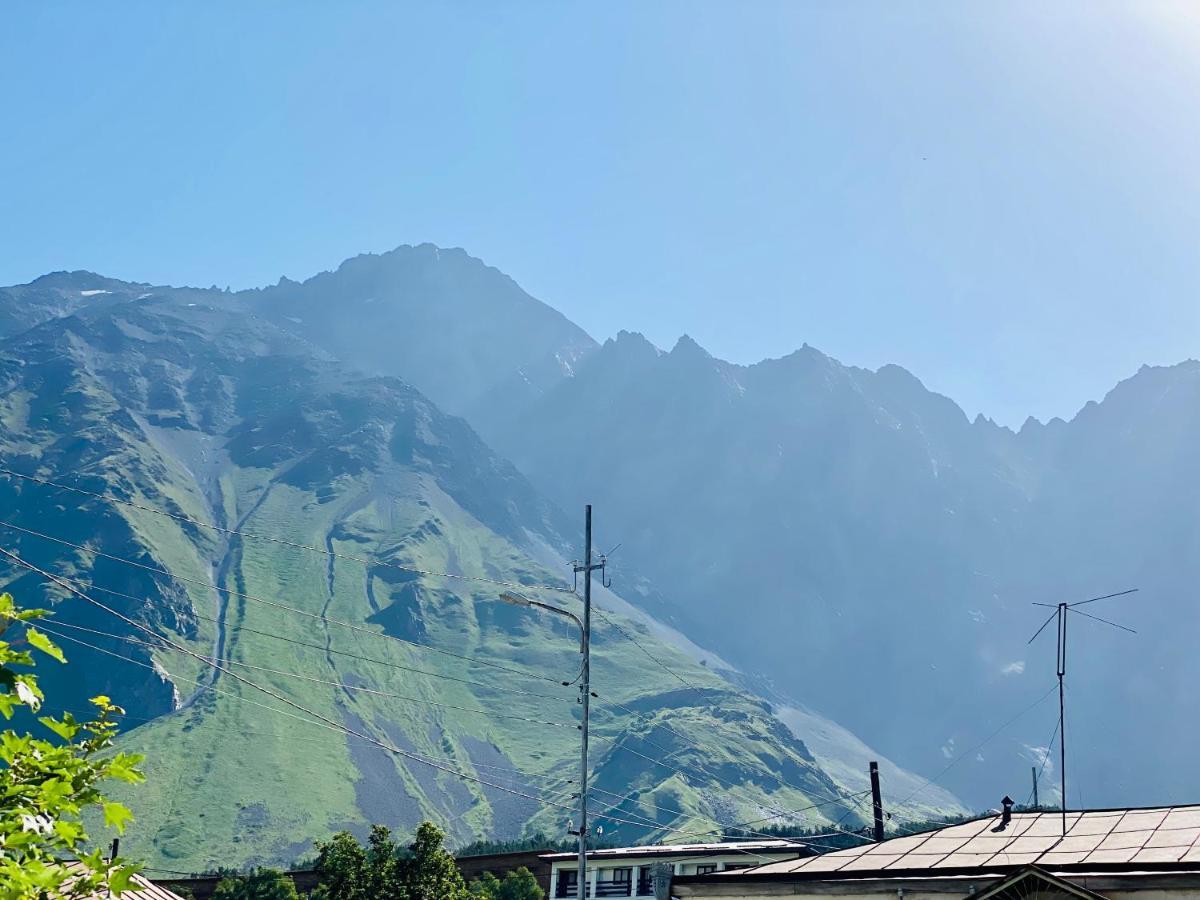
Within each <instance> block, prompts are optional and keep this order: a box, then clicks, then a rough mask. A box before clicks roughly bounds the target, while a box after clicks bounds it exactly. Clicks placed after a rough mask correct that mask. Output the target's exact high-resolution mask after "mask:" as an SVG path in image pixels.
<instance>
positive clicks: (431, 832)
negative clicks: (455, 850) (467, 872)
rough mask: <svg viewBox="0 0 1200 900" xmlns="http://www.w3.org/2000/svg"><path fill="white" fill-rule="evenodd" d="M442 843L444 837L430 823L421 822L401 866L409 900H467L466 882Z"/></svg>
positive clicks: (439, 830)
mask: <svg viewBox="0 0 1200 900" xmlns="http://www.w3.org/2000/svg"><path fill="white" fill-rule="evenodd" d="M445 840H446V835H445V834H444V833H443V832H442V830H441V829H440V828H438V827H437V826H436V825H434V824H433V823H432V822H422V823H421V824H420V826H419V827H418V828H417V837H416V840H414V841H413V842H412V845H411V846H410V847H409V848H408V849H409V854H410V856H409V858H408V859H407V860H405V864H404V869H405V873H404V874H405V878H404V882H405V884H406V885H407V887H408V894H409V898H410V900H467V898H468V894H467V886H466V883H465V882H464V881H463V877H462V873H461V872H460V871H458V864H457V863H456V862H455V861H454V857H453V856H451V855H450V853H449V851H448V850H446V847H445V845H444V842H445Z"/></svg>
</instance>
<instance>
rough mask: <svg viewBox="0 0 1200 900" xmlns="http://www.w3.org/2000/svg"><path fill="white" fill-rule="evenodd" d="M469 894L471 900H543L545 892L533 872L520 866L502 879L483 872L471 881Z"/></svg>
mask: <svg viewBox="0 0 1200 900" xmlns="http://www.w3.org/2000/svg"><path fill="white" fill-rule="evenodd" d="M470 896H471V897H472V898H473V900H475V898H478V900H544V898H545V896H546V894H545V892H544V891H543V890H542V889H541V887H540V886H539V885H538V883H537V878H535V877H534V875H533V873H532V872H530V871H529V870H528V869H527V868H525V867H524V866H521V867H520V868H519V869H516V870H515V871H512V872H509V873H508V874H507V875H505V876H504V880H503V881H501V880H500V879H499V878H497V877H496V876H495V875H493V874H492V873H491V872H484V873H483V876H482V877H481V878H477V879H475V880H474V881H472V882H471V890H470Z"/></svg>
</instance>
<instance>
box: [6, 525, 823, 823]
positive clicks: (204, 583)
mask: <svg viewBox="0 0 1200 900" xmlns="http://www.w3.org/2000/svg"><path fill="white" fill-rule="evenodd" d="M0 526H3V527H7V528H11V529H13V530H14V531H18V532H21V533H24V534H29V535H31V536H33V537H37V538H41V539H43V540H48V541H51V542H53V543H57V544H61V545H63V546H67V547H71V548H72V549H75V550H79V551H81V552H84V553H90V554H93V555H95V556H99V557H102V558H104V559H108V560H111V561H113V562H117V563H120V564H123V565H129V566H132V567H135V568H138V569H142V570H145V571H149V572H152V573H154V574H156V575H162V576H164V577H166V578H173V579H175V580H177V581H183V582H188V583H193V584H198V585H201V586H203V587H207V588H211V589H213V590H217V591H220V592H222V593H226V594H229V595H232V596H236V597H241V598H243V599H246V600H250V601H252V602H256V603H262V604H265V605H267V606H271V607H274V608H277V609H282V610H284V611H287V612H291V613H294V614H296V615H300V616H305V617H307V618H312V619H316V620H319V621H322V622H327V623H329V624H334V625H338V626H340V627H344V628H348V629H350V630H353V631H358V632H362V633H364V634H368V635H372V636H374V637H378V638H385V639H387V640H391V641H395V642H398V643H402V644H408V645H410V646H414V647H418V648H421V649H425V650H431V651H433V652H435V653H440V654H443V655H445V656H449V657H451V658H454V659H459V660H463V661H466V662H470V663H476V664H479V665H483V666H488V667H491V668H495V669H499V670H501V671H505V672H509V673H512V674H516V675H522V676H525V677H530V678H536V679H539V680H542V681H547V682H549V683H553V684H559V683H561V682H558V681H556V680H555V679H553V678H550V677H549V676H544V675H538V674H536V673H533V672H526V671H523V670H520V669H515V668H512V667H510V666H505V665H501V664H499V663H494V662H490V661H487V660H481V659H478V658H475V657H470V656H465V655H463V654H458V653H453V652H452V651H449V650H443V649H442V648H439V647H434V646H431V645H429V644H421V643H417V642H416V641H409V640H406V639H404V638H399V637H395V636H393V635H389V634H387V633H385V632H378V631H373V630H371V629H369V628H363V627H362V626H359V625H355V624H354V623H351V622H345V621H343V620H340V619H334V618H331V617H328V616H323V615H320V614H317V613H312V612H308V611H306V610H302V609H297V608H295V607H291V606H288V605H286V604H283V603H278V602H276V601H273V600H267V599H265V598H262V597H257V596H255V595H253V594H248V593H245V592H243V591H235V590H233V589H230V588H223V587H220V586H219V585H217V584H214V583H213V582H210V581H205V580H202V579H196V578H188V577H186V576H182V575H177V574H175V573H172V572H170V571H168V570H166V569H160V568H156V567H154V566H148V565H145V564H144V563H139V562H136V561H134V560H130V559H126V558H124V557H120V556H115V555H113V554H110V553H105V552H103V551H101V550H97V549H95V548H92V547H87V546H84V545H82V544H75V543H72V542H70V541H66V540H63V539H62V538H57V537H54V536H53V535H49V534H45V533H43V532H39V531H35V530H33V529H29V528H24V527H22V526H19V525H15V524H13V523H11V522H4V521H0ZM63 581H66V579H63ZM69 589H71V590H73V589H72V588H69ZM101 590H104V589H101ZM109 593H117V592H111V591H109ZM120 596H126V597H130V596H131V595H120ZM135 599H141V598H135ZM605 620H606V621H608V622H609V623H610V624H612V625H613V626H614V627H615V628H616V629H617V630H618V631H620V632H621V633H622V634H624V635H625V636H626V637H627V638H629V640H630V641H632V642H633V643H635V644H636V645H637V646H638V647H639V649H641V650H642V652H643V653H646V654H647V655H648V656H650V658H652V659H656V658H655V657H654V656H653V655H652V654H650V651H648V650H646V649H645V647H642V645H641V644H640V643H638V642H637V641H636V639H634V638H633V637H632V636H631V635H629V634H628V632H626V631H625V629H623V628H621V627H620V626H619V625H617V624H616V623H615V622H612V621H611V620H610V619H608V618H607V617H605ZM189 652H190V651H189ZM656 661H657V659H656ZM659 664H660V665H661V666H662V667H663V668H664V669H666V670H667V671H669V672H671V674H672V675H674V676H675V678H677V679H678V680H679V681H680V682H681V683H683V684H684V685H685V686H687V687H689V688H691V689H693V690H699V689H698V688H696V687H695V686H694V685H691V684H689V683H688V682H686V681H685V680H684V679H683V678H682V677H681V676H679V675H678V674H676V673H674V672H673V671H672V670H670V669H669V668H667V667H666V665H665V664H664V663H661V661H659ZM625 709H626V711H629V712H632V711H631V710H629V709H628V707H625ZM719 724H720V723H719ZM664 727H667V728H668V730H670V731H671V732H672V733H674V734H676V735H678V734H679V733H678V732H676V731H675V730H674V729H671V728H670V727H669V726H664ZM609 740H611V739H609ZM643 740H645V741H646V742H647V743H650V744H652V745H654V746H656V747H657V748H658V749H660V750H663V751H665V752H667V753H674V752H678V751H677V750H668V749H667V748H665V747H662V745H659V744H656V743H655V742H653V741H651V740H649V739H648V738H643ZM685 740H686V738H685ZM622 746H623V749H626V750H627V751H628V752H630V753H633V754H634V755H635V756H639V757H641V758H643V759H645V760H647V761H650V762H653V763H655V764H656V765H660V766H663V767H665V768H667V769H669V770H671V771H674V772H676V773H678V774H680V775H686V773H685V772H684V771H683V770H681V769H678V768H676V767H673V766H670V765H668V764H667V763H665V762H664V761H662V760H660V759H655V758H653V757H650V756H647V755H646V754H643V753H640V752H638V751H636V750H634V749H633V748H631V747H628V746H624V745H622ZM705 774H706V775H708V777H710V778H713V779H714V780H718V781H721V782H722V783H724V784H726V785H727V786H729V787H736V785H734V783H733V782H730V781H728V780H725V779H722V778H721V776H718V775H716V774H715V773H708V772H705ZM783 783H784V784H787V785H788V786H789V787H791V788H793V790H797V791H800V792H801V793H808V791H807V790H805V789H804V788H800V787H798V786H796V785H792V784H789V783H787V782H783ZM753 802H755V803H759V801H758V800H755V801H753ZM771 808H773V807H770V806H768V809H771ZM774 809H775V810H776V811H777V812H780V813H781V814H783V810H781V809H780V808H777V807H774Z"/></svg>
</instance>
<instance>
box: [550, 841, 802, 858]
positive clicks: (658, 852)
mask: <svg viewBox="0 0 1200 900" xmlns="http://www.w3.org/2000/svg"><path fill="white" fill-rule="evenodd" d="M803 849H804V848H803V846H801V845H800V844H798V843H797V842H796V841H785V840H779V841H725V842H723V843H717V844H649V845H645V846H641V847H612V848H607V849H604V850H589V851H588V859H612V858H614V857H630V856H634V857H636V856H696V855H702V856H717V855H720V854H723V853H800V852H801V851H802V850H803ZM578 856H579V854H578V853H574V852H569V853H544V854H542V856H541V858H542V859H544V860H547V861H549V862H558V861H562V860H567V859H576V858H578Z"/></svg>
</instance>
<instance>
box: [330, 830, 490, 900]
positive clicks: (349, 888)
mask: <svg viewBox="0 0 1200 900" xmlns="http://www.w3.org/2000/svg"><path fill="white" fill-rule="evenodd" d="M444 841H445V835H444V834H443V833H442V832H441V830H439V829H438V827H437V826H436V825H434V824H433V823H432V822H423V823H421V826H420V827H419V828H418V829H417V835H416V839H415V840H414V841H413V843H412V844H411V845H410V846H409V848H408V850H407V851H402V850H401V849H400V848H399V847H398V846H397V845H396V842H395V841H393V840H392V838H391V832H390V831H389V830H388V829H387V828H385V827H384V826H382V825H375V826H374V827H372V829H371V836H370V838H369V839H368V841H367V846H366V847H365V848H364V847H363V846H361V845H360V844H359V843H358V841H357V840H356V839H355V838H354V836H353V835H352V834H350V833H348V832H345V831H341V832H338V833H337V834H335V835H334V836H333V838H332V839H331V840H330V841H329V842H328V843H318V844H317V851H318V853H317V872H318V873H319V877H320V883H319V884H318V886H317V889H316V891H314V892H313V895H312V896H313V897H314V898H315V900H469V898H470V896H471V895H470V894H469V893H468V892H467V886H466V884H465V883H464V882H463V877H462V874H461V873H460V872H459V871H458V866H457V865H456V864H455V862H454V857H453V856H451V855H450V853H449V852H448V851H447V850H446V848H445V847H444V846H443V842H444Z"/></svg>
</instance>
